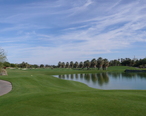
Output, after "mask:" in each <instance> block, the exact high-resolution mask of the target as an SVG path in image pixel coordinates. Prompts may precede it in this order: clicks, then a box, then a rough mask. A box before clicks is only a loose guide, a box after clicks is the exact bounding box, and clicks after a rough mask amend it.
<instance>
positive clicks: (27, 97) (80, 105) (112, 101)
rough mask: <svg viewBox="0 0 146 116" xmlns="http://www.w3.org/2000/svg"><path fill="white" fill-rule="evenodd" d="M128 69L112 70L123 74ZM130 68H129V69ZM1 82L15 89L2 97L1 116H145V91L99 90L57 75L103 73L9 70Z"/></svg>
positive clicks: (61, 70)
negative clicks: (9, 84)
mask: <svg viewBox="0 0 146 116" xmlns="http://www.w3.org/2000/svg"><path fill="white" fill-rule="evenodd" d="M127 68H129V67H109V68H108V70H107V71H117V72H118V71H119V72H122V71H124V70H125V69H127ZM129 69H130V68H129ZM7 71H8V76H0V80H5V81H9V82H11V83H12V87H13V88H12V90H11V91H10V92H9V93H7V94H5V95H3V96H0V116H144V115H145V114H146V91H145V90H99V89H94V88H90V87H88V86H87V85H85V84H83V83H79V82H74V81H68V80H62V79H58V78H55V77H53V76H52V75H57V74H71V73H90V72H97V73H98V72H100V71H98V70H97V69H96V70H95V69H92V70H72V69H31V70H30V69H27V70H21V69H7Z"/></svg>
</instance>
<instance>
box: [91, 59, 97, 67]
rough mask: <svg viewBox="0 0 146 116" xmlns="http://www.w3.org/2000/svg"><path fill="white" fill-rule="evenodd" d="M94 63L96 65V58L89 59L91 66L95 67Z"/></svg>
mask: <svg viewBox="0 0 146 116" xmlns="http://www.w3.org/2000/svg"><path fill="white" fill-rule="evenodd" d="M96 65H97V60H96V59H95V58H94V59H92V60H91V66H92V67H94V68H96Z"/></svg>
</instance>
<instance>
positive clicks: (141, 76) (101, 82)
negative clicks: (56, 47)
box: [54, 72, 146, 90]
mask: <svg viewBox="0 0 146 116" xmlns="http://www.w3.org/2000/svg"><path fill="white" fill-rule="evenodd" d="M54 77H57V78H60V79H65V80H72V81H78V82H82V83H85V84H87V85H88V86H89V87H92V88H97V89H103V90H115V89H118V90H146V73H109V72H108V73H93V74H91V73H89V74H65V75H54Z"/></svg>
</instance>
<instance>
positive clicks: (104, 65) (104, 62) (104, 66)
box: [103, 58, 109, 70]
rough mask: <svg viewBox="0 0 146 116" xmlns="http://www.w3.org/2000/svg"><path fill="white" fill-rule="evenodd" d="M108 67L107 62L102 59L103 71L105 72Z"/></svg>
mask: <svg viewBox="0 0 146 116" xmlns="http://www.w3.org/2000/svg"><path fill="white" fill-rule="evenodd" d="M108 66H109V61H108V60H107V59H106V58H105V59H103V70H106V69H107V67H108Z"/></svg>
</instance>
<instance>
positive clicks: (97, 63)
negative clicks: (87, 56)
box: [58, 57, 146, 70]
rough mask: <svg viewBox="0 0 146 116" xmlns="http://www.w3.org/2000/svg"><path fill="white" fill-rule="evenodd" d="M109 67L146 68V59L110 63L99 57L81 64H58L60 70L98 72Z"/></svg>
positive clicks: (126, 59) (116, 60) (125, 59)
mask: <svg viewBox="0 0 146 116" xmlns="http://www.w3.org/2000/svg"><path fill="white" fill-rule="evenodd" d="M109 66H132V67H139V68H146V58H144V59H136V58H133V59H130V58H121V59H115V60H110V61H108V60H107V59H106V58H104V59H103V58H102V57H99V58H98V59H95V58H94V59H92V60H91V61H90V60H86V61H83V62H82V61H81V62H77V61H76V62H73V61H70V62H66V63H65V62H61V61H59V62H58V68H82V69H84V68H87V69H90V68H97V69H98V70H100V69H103V70H106V69H107V68H108V67H109Z"/></svg>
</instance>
